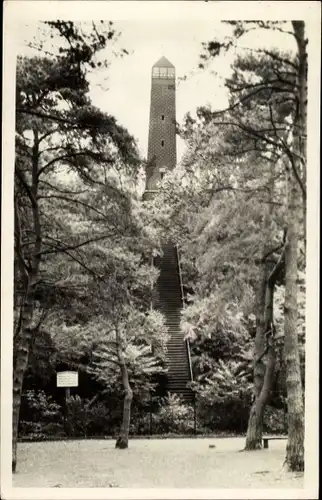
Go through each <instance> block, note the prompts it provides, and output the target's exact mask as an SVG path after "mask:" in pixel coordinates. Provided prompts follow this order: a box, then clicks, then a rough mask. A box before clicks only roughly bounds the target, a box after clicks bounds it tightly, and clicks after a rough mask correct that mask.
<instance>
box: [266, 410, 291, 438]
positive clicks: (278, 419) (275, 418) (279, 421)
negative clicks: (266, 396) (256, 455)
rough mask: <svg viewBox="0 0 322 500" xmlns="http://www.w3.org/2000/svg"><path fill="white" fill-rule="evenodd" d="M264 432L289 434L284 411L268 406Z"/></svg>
mask: <svg viewBox="0 0 322 500" xmlns="http://www.w3.org/2000/svg"><path fill="white" fill-rule="evenodd" d="M263 424H264V425H263V429H264V432H269V433H272V434H287V418H286V414H285V412H284V410H282V409H277V408H273V407H272V406H267V407H266V408H265V412H264V422H263Z"/></svg>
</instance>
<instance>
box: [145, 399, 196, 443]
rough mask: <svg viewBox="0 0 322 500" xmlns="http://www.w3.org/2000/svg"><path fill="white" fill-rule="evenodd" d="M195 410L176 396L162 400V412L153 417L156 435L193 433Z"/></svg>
mask: <svg viewBox="0 0 322 500" xmlns="http://www.w3.org/2000/svg"><path fill="white" fill-rule="evenodd" d="M193 429H194V423H193V408H192V407H190V406H188V405H186V404H184V402H183V400H182V398H181V397H180V396H178V395H176V394H168V396H166V397H165V398H162V400H161V404H160V410H159V411H158V413H157V414H156V415H154V417H153V431H154V433H178V434H184V433H193Z"/></svg>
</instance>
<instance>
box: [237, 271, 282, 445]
mask: <svg viewBox="0 0 322 500" xmlns="http://www.w3.org/2000/svg"><path fill="white" fill-rule="evenodd" d="M264 266H265V272H264V276H265V277H266V276H267V268H268V265H267V263H265V264H264ZM275 269H276V272H275ZM275 269H274V271H272V274H271V275H270V276H268V277H267V279H266V280H265V304H264V314H263V316H264V318H263V319H262V321H263V324H264V327H263V326H262V327H261V329H260V336H261V342H260V347H261V352H260V354H259V355H258V353H259V351H258V350H257V349H256V353H255V356H256V357H255V360H254V363H255V365H254V378H255V374H256V370H257V379H255V380H254V383H255V400H254V402H253V405H252V407H251V410H250V415H249V420H248V427H247V434H246V444H245V450H257V449H260V448H261V447H262V432H263V417H264V410H265V407H266V405H267V403H268V402H269V399H270V396H271V391H272V387H273V383H274V375H275V361H276V356H275V349H274V338H273V337H274V332H273V314H274V313H273V301H274V288H275V282H276V278H277V272H278V271H279V269H277V265H276V266H275ZM263 333H264V334H263ZM256 335H257V333H256ZM264 355H266V364H265V365H264V363H263V357H264ZM259 363H261V365H263V367H261V368H260V371H258V368H256V366H257V365H259ZM263 370H264V376H263V378H260V377H259V374H262V372H263Z"/></svg>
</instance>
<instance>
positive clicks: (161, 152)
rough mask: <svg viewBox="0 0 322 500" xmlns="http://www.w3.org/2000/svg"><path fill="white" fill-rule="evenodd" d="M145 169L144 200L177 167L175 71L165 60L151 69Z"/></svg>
mask: <svg viewBox="0 0 322 500" xmlns="http://www.w3.org/2000/svg"><path fill="white" fill-rule="evenodd" d="M151 76H152V78H151V80H152V81H151V104H150V125H149V141H148V166H147V172H146V188H145V198H148V197H149V196H151V195H152V194H153V192H154V191H156V190H157V184H158V182H159V181H160V180H161V179H162V176H163V175H164V172H165V171H166V170H168V169H173V168H174V167H175V165H176V161H177V154H176V97H175V69H174V66H173V64H171V62H170V61H168V59H166V58H165V57H161V59H160V60H159V61H158V62H156V63H155V64H154V66H153V67H152V75H151Z"/></svg>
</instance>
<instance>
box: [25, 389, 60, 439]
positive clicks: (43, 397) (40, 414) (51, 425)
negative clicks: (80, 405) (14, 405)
mask: <svg viewBox="0 0 322 500" xmlns="http://www.w3.org/2000/svg"><path fill="white" fill-rule="evenodd" d="M21 415H23V419H22V420H21V421H20V424H19V434H20V436H27V435H28V436H30V435H33V436H35V437H37V438H40V437H44V436H48V435H59V434H62V432H63V414H62V409H61V407H60V405H59V404H58V403H56V402H55V401H54V400H53V398H52V397H51V396H48V395H47V394H46V393H45V392H44V391H38V392H36V391H34V390H28V391H25V392H24V393H23V394H22V398H21Z"/></svg>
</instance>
